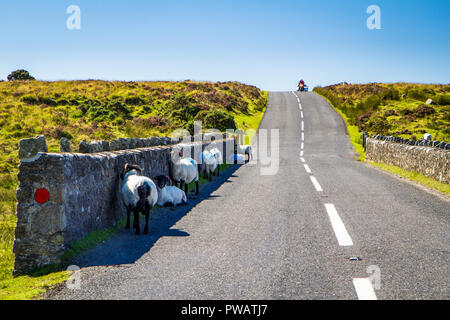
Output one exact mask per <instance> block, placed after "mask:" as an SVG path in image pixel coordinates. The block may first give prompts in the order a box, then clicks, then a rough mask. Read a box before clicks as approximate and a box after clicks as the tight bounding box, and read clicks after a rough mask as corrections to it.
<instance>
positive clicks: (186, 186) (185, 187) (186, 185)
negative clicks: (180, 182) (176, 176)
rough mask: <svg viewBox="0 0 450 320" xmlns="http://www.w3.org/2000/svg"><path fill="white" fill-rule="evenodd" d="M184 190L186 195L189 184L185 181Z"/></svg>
mask: <svg viewBox="0 0 450 320" xmlns="http://www.w3.org/2000/svg"><path fill="white" fill-rule="evenodd" d="M184 192H185V193H186V195H187V194H188V192H189V184H188V183H185V184H184Z"/></svg>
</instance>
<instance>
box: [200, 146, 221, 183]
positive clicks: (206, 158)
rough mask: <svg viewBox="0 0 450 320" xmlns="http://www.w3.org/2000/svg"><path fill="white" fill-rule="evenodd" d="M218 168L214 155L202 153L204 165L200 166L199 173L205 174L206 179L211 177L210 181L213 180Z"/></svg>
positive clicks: (206, 152)
mask: <svg viewBox="0 0 450 320" xmlns="http://www.w3.org/2000/svg"><path fill="white" fill-rule="evenodd" d="M216 168H217V160H216V158H215V157H214V155H213V154H212V153H211V152H209V151H206V150H205V151H203V152H202V163H201V164H200V166H199V171H200V172H201V173H203V174H204V177H205V178H208V177H209V181H211V180H212V176H213V174H214V172H215V171H216Z"/></svg>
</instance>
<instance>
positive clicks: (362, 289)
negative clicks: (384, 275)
mask: <svg viewBox="0 0 450 320" xmlns="http://www.w3.org/2000/svg"><path fill="white" fill-rule="evenodd" d="M353 286H354V287H355V290H356V294H357V295H358V299H359V300H377V296H376V294H375V290H374V289H373V286H372V281H370V279H369V278H355V279H353Z"/></svg>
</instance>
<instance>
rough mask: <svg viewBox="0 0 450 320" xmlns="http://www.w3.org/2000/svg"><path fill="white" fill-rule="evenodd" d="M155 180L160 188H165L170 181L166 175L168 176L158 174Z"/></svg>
mask: <svg viewBox="0 0 450 320" xmlns="http://www.w3.org/2000/svg"><path fill="white" fill-rule="evenodd" d="M154 180H155V182H156V185H157V186H158V188H160V189H163V188H164V187H165V186H166V185H167V183H168V182H169V181H168V180H167V177H166V176H156V177H155V178H154Z"/></svg>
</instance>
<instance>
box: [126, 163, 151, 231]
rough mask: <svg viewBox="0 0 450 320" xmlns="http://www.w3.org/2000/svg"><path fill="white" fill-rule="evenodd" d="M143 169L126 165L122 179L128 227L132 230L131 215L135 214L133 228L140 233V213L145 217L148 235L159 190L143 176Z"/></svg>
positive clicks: (145, 229)
mask: <svg viewBox="0 0 450 320" xmlns="http://www.w3.org/2000/svg"><path fill="white" fill-rule="evenodd" d="M141 174H142V169H141V168H140V167H139V166H138V165H134V164H128V163H126V164H125V166H124V168H123V171H122V173H121V175H120V178H121V179H122V180H123V185H122V189H121V191H122V200H123V203H124V204H125V207H126V208H127V225H126V228H127V229H130V215H131V212H133V213H134V223H133V228H134V229H136V234H139V233H140V226H139V213H140V212H141V213H142V214H144V215H145V228H144V233H145V234H147V233H148V219H149V216H150V210H151V209H152V207H153V206H154V205H155V204H156V203H157V201H158V190H157V188H156V185H155V183H154V182H153V181H152V180H151V179H150V178H147V177H144V176H141Z"/></svg>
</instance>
